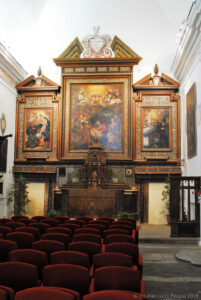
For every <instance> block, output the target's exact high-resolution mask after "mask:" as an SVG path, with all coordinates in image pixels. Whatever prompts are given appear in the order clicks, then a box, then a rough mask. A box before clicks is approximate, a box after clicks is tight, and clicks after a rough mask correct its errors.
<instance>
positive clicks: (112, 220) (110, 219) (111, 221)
mask: <svg viewBox="0 0 201 300" xmlns="http://www.w3.org/2000/svg"><path fill="white" fill-rule="evenodd" d="M97 220H106V221H108V222H109V224H112V223H113V222H114V221H115V220H114V218H112V217H99V218H97Z"/></svg>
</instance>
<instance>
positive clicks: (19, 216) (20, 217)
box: [11, 215, 29, 222]
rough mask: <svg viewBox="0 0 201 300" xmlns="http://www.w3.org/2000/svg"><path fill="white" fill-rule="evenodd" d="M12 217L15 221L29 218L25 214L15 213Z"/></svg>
mask: <svg viewBox="0 0 201 300" xmlns="http://www.w3.org/2000/svg"><path fill="white" fill-rule="evenodd" d="M11 219H12V220H13V221H15V222H16V221H18V220H20V219H21V220H22V219H27V220H29V217H27V216H23V215H14V216H12V217H11Z"/></svg>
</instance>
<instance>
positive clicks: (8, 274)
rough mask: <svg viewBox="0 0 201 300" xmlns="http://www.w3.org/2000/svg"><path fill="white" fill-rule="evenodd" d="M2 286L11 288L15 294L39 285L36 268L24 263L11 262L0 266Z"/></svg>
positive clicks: (0, 282)
mask: <svg viewBox="0 0 201 300" xmlns="http://www.w3.org/2000/svg"><path fill="white" fill-rule="evenodd" d="M0 284H1V285H5V286H8V287H11V288H12V289H14V290H15V292H17V291H20V290H23V289H26V288H29V287H34V286H37V285H38V284H39V282H38V270H37V268H36V266H33V265H31V264H27V263H23V262H15V261H9V262H4V263H1V264H0Z"/></svg>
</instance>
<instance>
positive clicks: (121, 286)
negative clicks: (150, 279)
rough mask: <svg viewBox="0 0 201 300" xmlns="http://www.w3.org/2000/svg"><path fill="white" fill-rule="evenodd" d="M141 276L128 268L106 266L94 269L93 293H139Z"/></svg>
mask: <svg viewBox="0 0 201 300" xmlns="http://www.w3.org/2000/svg"><path fill="white" fill-rule="evenodd" d="M140 285H141V274H140V272H139V271H136V270H133V269H132V268H129V267H122V266H108V267H102V268H99V269H96V272H95V277H94V291H100V290H128V291H134V292H137V293H139V292H140V290H141V288H140Z"/></svg>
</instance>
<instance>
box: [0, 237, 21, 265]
mask: <svg viewBox="0 0 201 300" xmlns="http://www.w3.org/2000/svg"><path fill="white" fill-rule="evenodd" d="M16 249H18V245H17V243H16V242H13V241H9V240H3V239H1V240H0V260H1V261H8V260H9V252H10V251H12V250H16Z"/></svg>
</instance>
